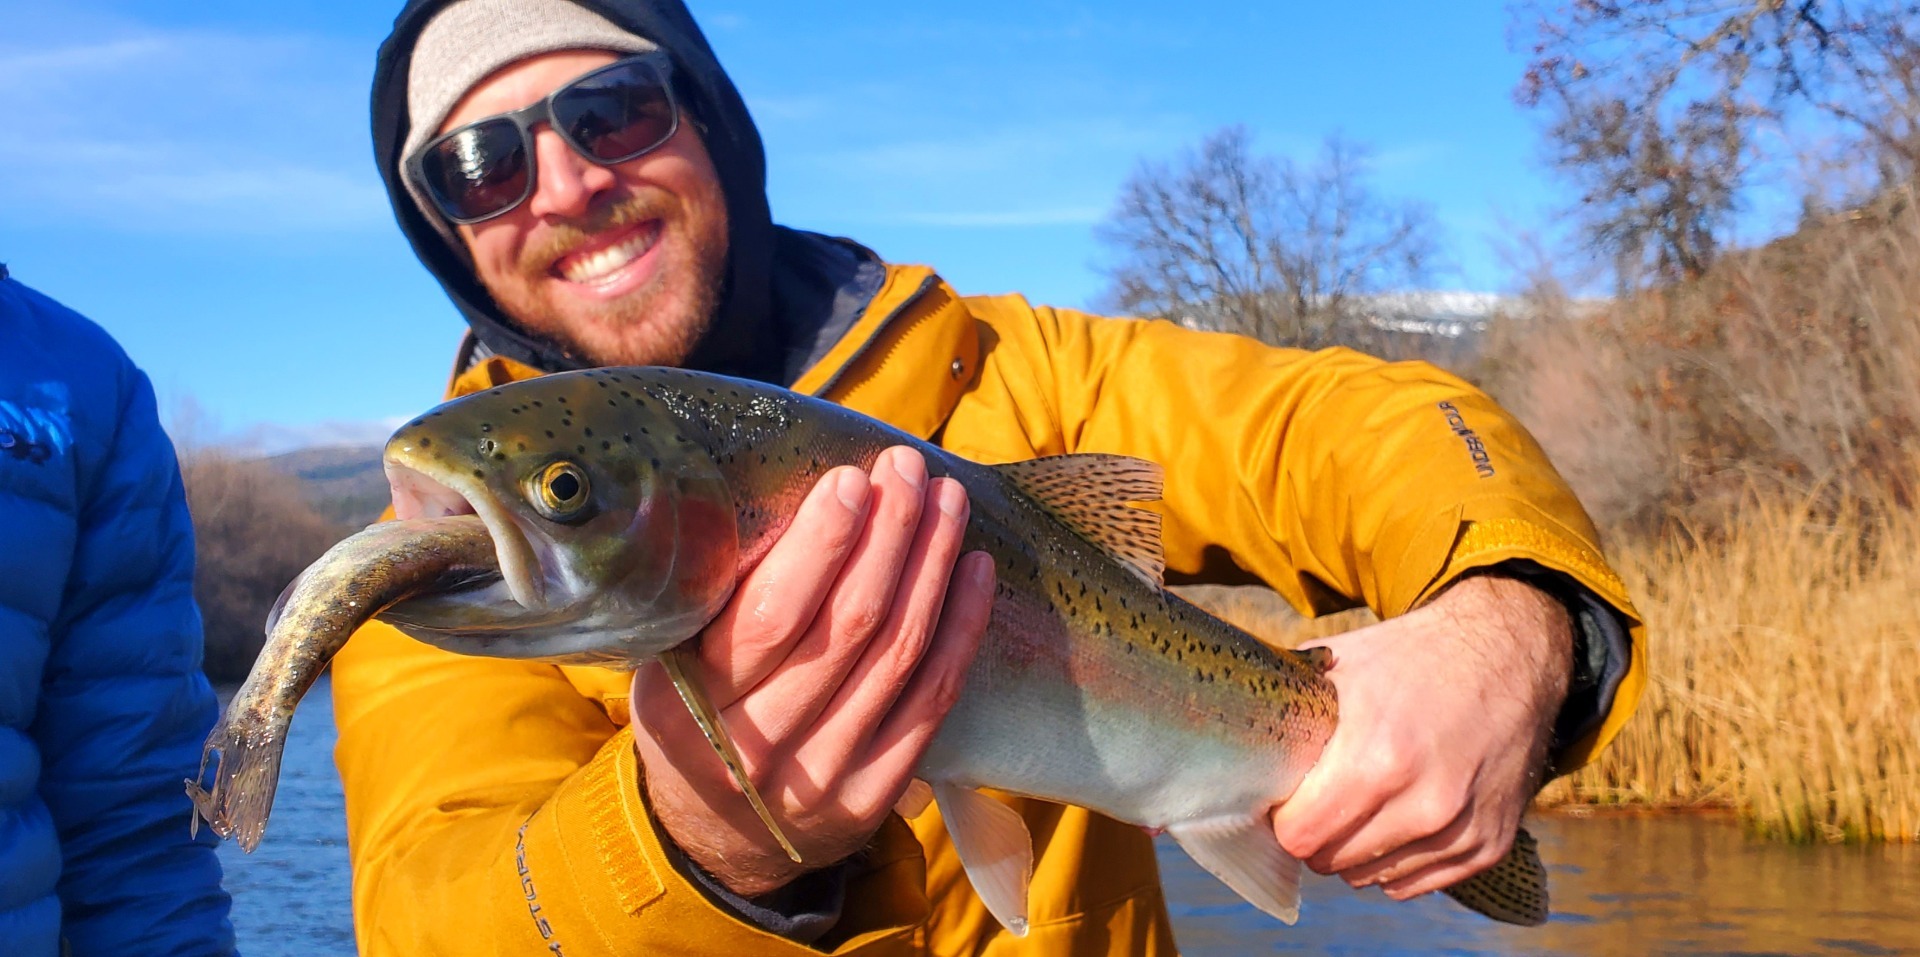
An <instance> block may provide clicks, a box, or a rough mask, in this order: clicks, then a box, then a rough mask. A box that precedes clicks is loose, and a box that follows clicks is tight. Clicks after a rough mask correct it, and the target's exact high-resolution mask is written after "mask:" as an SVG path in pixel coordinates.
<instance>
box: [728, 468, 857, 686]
mask: <svg viewBox="0 0 1920 957" xmlns="http://www.w3.org/2000/svg"><path fill="white" fill-rule="evenodd" d="M878 467H879V463H876V468H878ZM872 493H873V488H872V482H871V481H870V480H869V478H868V476H867V473H866V472H864V471H862V470H861V469H858V468H855V467H853V466H843V467H841V468H837V469H834V470H832V471H830V472H828V473H827V474H826V475H824V476H822V477H821V478H820V481H819V482H817V483H815V485H814V487H813V490H812V491H811V492H809V493H808V494H807V497H806V499H804V500H803V501H802V502H801V503H800V508H799V510H798V511H797V512H795V513H794V517H793V524H791V525H789V526H788V527H787V530H786V531H785V532H784V533H782V534H781V536H780V539H779V541H777V542H775V543H774V546H773V548H772V550H771V551H769V552H768V553H767V554H766V557H764V558H762V559H761V560H760V563H759V564H758V565H756V566H755V567H754V569H753V571H752V572H750V573H748V575H747V576H746V578H745V579H744V580H743V581H742V582H741V583H740V587H739V588H738V589H736V590H735V592H734V596H733V598H732V599H731V600H730V601H728V602H727V606H726V608H724V609H722V610H721V612H720V614H719V615H718V616H716V617H715V618H714V620H713V621H712V622H711V623H709V624H708V625H707V627H706V629H705V630H704V631H702V633H701V636H700V642H701V645H700V661H701V664H702V665H703V666H704V668H703V669H702V670H703V671H704V672H705V673H704V674H703V675H702V677H703V678H704V679H705V680H706V681H707V683H708V685H707V693H708V695H709V696H710V697H711V698H712V700H713V705H714V707H716V708H720V709H723V710H724V709H725V708H727V707H728V706H730V705H732V704H733V703H734V702H735V701H736V700H738V699H739V698H740V696H741V695H743V694H745V693H746V692H747V690H748V689H750V688H752V687H753V686H755V685H757V684H759V683H760V682H761V681H763V680H765V679H766V677H767V675H768V674H770V673H772V672H773V670H774V669H775V668H776V667H778V666H779V665H780V663H781V662H782V661H784V660H785V659H786V657H787V655H788V654H789V653H790V652H791V651H792V646H793V643H794V642H796V641H798V640H799V639H800V638H801V637H802V636H803V635H805V634H806V632H807V628H808V627H809V625H810V624H811V623H812V622H813V620H814V617H815V615H816V614H817V613H818V612H819V610H820V607H821V605H822V603H824V602H825V600H826V597H827V595H828V593H829V592H830V591H831V589H832V588H833V584H834V581H835V579H836V578H837V577H838V575H839V573H840V569H841V568H842V567H843V566H844V565H845V563H846V562H847V560H848V558H849V556H851V555H852V553H853V550H854V547H855V545H856V543H858V542H859V541H860V539H861V533H862V530H863V528H864V521H865V519H866V515H867V508H868V505H869V503H870V499H871V498H872Z"/></svg>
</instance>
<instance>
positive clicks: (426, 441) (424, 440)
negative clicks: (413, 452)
mask: <svg viewBox="0 0 1920 957" xmlns="http://www.w3.org/2000/svg"><path fill="white" fill-rule="evenodd" d="M432 444H433V440H432V439H430V438H427V437H426V436H424V435H423V436H421V437H420V447H421V448H423V449H424V448H427V447H428V446H430V445H432Z"/></svg>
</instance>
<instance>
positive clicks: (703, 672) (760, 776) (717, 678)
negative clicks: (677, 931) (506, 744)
mask: <svg viewBox="0 0 1920 957" xmlns="http://www.w3.org/2000/svg"><path fill="white" fill-rule="evenodd" d="M966 523H967V496H966V491H965V490H964V489H963V488H962V487H961V486H960V484H959V483H958V482H955V481H953V480H952V479H936V480H934V481H932V482H929V481H928V480H927V470H926V463H925V461H924V460H923V459H922V458H921V457H920V455H919V453H917V452H915V451H913V450H912V449H908V448H892V449H888V450H887V451H885V452H883V453H881V455H880V457H879V459H878V460H877V461H876V462H875V463H874V466H873V472H872V475H871V476H869V475H868V474H867V473H865V472H862V471H861V470H859V469H857V468H839V469H835V470H834V471H832V472H829V473H828V474H827V475H826V476H824V477H822V478H821V480H820V482H819V483H818V484H817V485H816V486H815V487H814V489H813V491H812V492H811V493H810V494H809V495H808V497H807V499H806V501H805V502H804V503H802V504H801V506H800V510H799V512H798V513H797V514H796V515H795V517H794V521H793V524H792V526H790V527H789V528H788V529H787V530H786V532H785V533H783V534H782V535H781V537H780V540H779V541H778V542H777V543H776V544H775V545H774V547H773V550H772V551H771V552H769V553H768V554H767V556H766V557H765V558H764V559H762V560H761V562H760V564H759V565H758V566H756V567H755V569H754V570H753V572H752V573H751V574H749V575H748V576H747V578H746V580H745V581H743V582H741V584H740V587H739V589H738V590H737V591H736V592H735V593H734V596H733V598H732V600H731V601H729V602H728V603H727V607H726V608H725V609H724V610H722V611H721V613H720V615H719V617H717V618H715V619H714V621H713V622H712V623H711V624H709V625H708V626H707V628H706V630H705V631H704V632H702V634H701V635H700V639H699V640H700V642H701V644H700V657H699V662H700V664H699V667H698V668H697V669H695V677H696V679H697V680H699V681H700V682H701V683H702V684H703V685H704V686H705V688H706V690H707V694H708V696H709V697H710V699H711V700H712V702H713V706H714V707H715V708H716V709H718V710H719V711H720V713H721V716H722V721H723V722H724V723H725V724H726V727H727V730H728V731H729V732H730V733H731V734H732V736H733V740H734V743H735V744H736V745H737V746H738V747H739V750H740V756H741V759H742V760H743V761H744V763H745V764H746V768H747V773H748V776H749V777H750V778H751V779H752V780H753V781H754V783H755V785H756V786H757V787H758V789H759V791H760V794H761V796H762V797H764V798H765V799H766V802H767V805H768V807H769V808H771V809H772V811H773V814H774V817H775V818H776V819H777V820H779V822H780V824H781V827H782V829H783V830H784V831H785V832H786V834H787V836H788V837H789V838H791V839H792V840H793V842H794V845H795V846H796V847H797V848H798V849H799V851H800V853H801V856H802V857H804V858H805V859H806V863H805V864H804V865H801V864H795V863H793V862H792V861H790V860H788V859H787V856H786V854H785V853H784V852H782V851H781V849H780V847H779V845H778V844H776V843H775V842H774V839H773V837H772V835H770V834H769V833H768V832H767V829H766V827H765V826H764V825H763V824H762V823H761V822H760V819H759V818H758V817H756V816H755V815H754V813H753V810H752V809H751V808H750V807H749V806H748V804H747V800H746V798H745V797H744V796H743V795H741V794H740V792H739V790H738V789H737V788H736V787H735V786H734V783H733V779H732V778H731V777H730V776H729V775H728V773H727V771H726V769H725V767H724V766H723V765H722V764H721V762H720V759H719V757H718V756H716V755H715V754H714V753H713V750H712V748H711V747H709V746H708V744H707V741H706V739H705V738H704V737H702V736H701V734H700V730H699V727H698V726H697V725H696V724H695V723H694V721H693V718H692V717H691V716H690V715H689V714H688V713H687V709H686V706H685V705H684V704H682V703H681V701H680V697H679V695H678V694H676V693H675V691H674V689H673V685H672V683H671V682H670V681H669V680H668V678H667V676H666V674H665V672H664V670H663V669H662V668H661V666H660V665H659V664H657V663H655V664H652V665H648V666H647V667H645V668H642V669H640V670H639V671H638V672H635V674H634V678H633V705H632V707H633V722H634V728H635V731H636V733H635V734H634V745H635V748H636V750H637V751H638V752H639V755H640V760H641V763H642V764H643V766H644V767H645V768H646V774H645V777H646V788H647V795H648V797H649V799H650V800H651V802H652V804H653V810H654V813H655V815H656V816H658V818H659V820H660V823H661V825H662V826H663V827H665V828H666V831H667V833H668V835H670V836H671V837H672V838H673V840H674V842H675V843H676V844H678V845H679V847H680V849H681V850H682V851H684V852H685V853H686V854H687V856H688V857H689V858H691V859H692V860H693V862H694V863H696V864H698V865H699V866H700V867H701V868H703V869H704V870H706V871H707V873H709V874H712V875H713V876H714V877H716V878H718V879H719V880H720V881H721V882H722V883H724V884H725V885H726V886H727V887H729V888H731V889H732V890H733V891H734V892H735V893H737V894H740V895H742V896H746V897H753V896H758V895H761V894H764V893H767V892H769V891H772V890H774V889H776V888H779V887H782V886H784V885H786V884H787V883H788V882H790V881H792V880H793V879H794V878H795V877H798V876H799V875H800V874H801V873H802V872H804V871H805V870H808V869H812V868H818V867H823V866H826V865H828V864H832V863H834V862H836V861H839V860H841V859H843V858H845V857H846V856H848V855H849V854H852V853H853V852H855V851H857V850H859V849H860V848H861V847H863V846H864V845H865V844H866V842H867V841H868V839H870V838H871V837H872V836H873V833H874V831H876V830H878V829H879V827H880V824H881V822H882V821H883V820H884V819H885V818H886V815H887V812H888V810H890V809H891V808H892V807H893V805H894V803H895V802H896V801H898V800H899V799H900V796H901V794H902V793H903V792H904V791H905V790H906V787H907V783H908V782H909V781H910V780H911V779H912V776H913V771H914V769H915V768H916V767H917V766H918V765H919V763H920V758H921V756H922V755H923V754H924V753H925V752H926V749H927V746H928V745H929V744H930V743H931V742H932V740H933V735H934V732H935V731H936V730H938V728H939V726H940V722H941V721H942V719H944V718H945V717H946V714H947V711H948V710H949V709H951V708H952V707H953V703H954V701H955V700H956V699H957V698H958V696H959V693H960V689H961V685H962V683H963V682H964V680H965V678H966V672H967V668H968V666H969V665H970V664H971V663H972V661H973V656H974V652H975V651H976V650H977V649H978V648H979V644H980V637H981V635H983V634H984V633H985V632H986V625H987V618H988V616H989V614H990V612H991V611H992V608H993V581H994V575H993V562H992V560H991V559H990V558H988V556H987V555H986V554H985V553H984V552H975V553H971V554H968V555H966V556H964V557H960V542H961V538H962V535H963V533H964V531H965V528H966ZM956 559H957V560H956Z"/></svg>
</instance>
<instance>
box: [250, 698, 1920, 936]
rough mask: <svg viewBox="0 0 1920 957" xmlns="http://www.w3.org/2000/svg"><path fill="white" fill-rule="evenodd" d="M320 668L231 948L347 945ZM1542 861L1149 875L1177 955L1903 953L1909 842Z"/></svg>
mask: <svg viewBox="0 0 1920 957" xmlns="http://www.w3.org/2000/svg"><path fill="white" fill-rule="evenodd" d="M333 737H334V732H333V700H332V694H331V689H330V688H328V686H327V684H326V682H325V681H324V680H323V681H322V683H321V684H320V685H319V686H318V687H316V688H314V690H313V693H312V694H310V695H308V696H307V699H306V701H305V702H303V703H302V704H301V706H300V712H299V715H298V716H297V717H296V718H295V719H294V723H293V731H292V734H291V737H290V739H289V741H288V744H287V754H286V759H285V763H284V764H283V765H282V768H281V777H280V790H279V794H278V796H277V798H276V800H275V802H274V809H273V821H272V824H271V826H270V827H269V829H268V831H267V835H266V838H265V840H263V841H262V842H261V844H260V848H259V850H257V851H255V852H254V853H252V854H250V855H249V854H242V853H241V852H240V849H239V847H238V846H237V845H235V844H234V843H232V842H231V841H229V842H226V843H224V844H222V845H221V848H220V856H221V860H222V863H223V864H224V865H225V866H226V875H227V877H226V880H227V889H228V890H229V891H230V892H232V894H233V923H234V930H235V931H236V933H237V934H238V935H239V940H240V946H241V951H242V953H244V954H246V955H249V957H308V955H323V954H350V953H352V952H353V922H352V916H351V912H350V908H349V905H348V895H349V883H348V882H349V875H348V868H347V847H346V826H345V822H344V821H343V819H342V817H341V799H340V780H339V777H338V776H337V775H336V774H335V772H334V768H333V759H332V751H333ZM1528 827H1529V828H1530V829H1531V830H1532V831H1533V832H1534V834H1535V836H1537V837H1538V838H1539V839H1540V850H1541V855H1542V856H1543V857H1544V858H1546V860H1547V863H1548V866H1549V869H1550V871H1551V876H1552V885H1553V906H1554V917H1553V920H1552V921H1550V922H1549V923H1548V924H1547V925H1546V926H1545V927H1541V928H1517V927H1506V926H1504V925H1500V924H1496V923H1493V922H1491V921H1488V920H1486V919H1484V918H1481V917H1479V916H1477V915H1475V914H1471V913H1469V912H1467V911H1465V910H1464V909H1462V908H1460V907H1458V906H1456V905H1454V904H1453V903H1452V902H1451V901H1449V900H1447V899H1445V898H1443V897H1440V896H1438V895H1429V896H1428V897H1426V898H1422V899H1420V900H1417V901H1412V902H1410V903H1405V904H1396V903H1394V902H1392V901H1389V900H1387V899H1386V898H1385V897H1382V896H1380V895H1379V894H1378V893H1377V892H1369V893H1366V894H1357V893H1355V892H1353V891H1351V890H1349V889H1348V888H1347V887H1346V885H1344V884H1341V883H1339V882H1338V881H1335V880H1330V879H1325V878H1315V877H1312V876H1311V875H1309V879H1308V880H1307V882H1306V886H1305V888H1304V896H1305V901H1304V902H1303V903H1302V905H1301V916H1300V922H1299V924H1297V925H1295V926H1293V927H1286V926H1284V925H1282V924H1280V923H1279V922H1278V921H1275V920H1273V919H1271V918H1269V917H1267V916H1266V915H1265V914H1262V913H1260V912H1259V911H1256V910H1254V909H1253V908H1252V907H1251V906H1250V905H1248V904H1246V903H1245V902H1243V901H1241V900H1240V898H1239V897H1237V896H1235V895H1234V893H1233V892H1232V891H1230V890H1228V889H1227V888H1226V887H1225V886H1223V885H1221V884H1220V883H1218V882H1217V881H1215V880H1214V879H1213V878H1212V877H1211V876H1209V875H1208V874H1207V873H1206V872H1204V871H1202V870H1200V868H1199V867H1198V866H1196V865H1195V864H1194V863H1193V862H1192V861H1191V860H1189V859H1188V858H1187V856H1186V855H1185V854H1183V853H1181V852H1180V850H1179V849H1178V848H1175V847H1173V846H1172V845H1170V844H1169V845H1165V846H1163V847H1162V853H1161V855H1160V859H1161V872H1162V874H1163V875H1164V877H1165V880H1166V885H1167V893H1168V897H1169V900H1170V901H1171V902H1172V903H1171V905H1170V906H1171V909H1172V911H1173V918H1174V926H1175V932H1176V934H1177V936H1178V937H1179V940H1180V945H1181V950H1182V952H1183V953H1185V954H1187V955H1189V957H1229V955H1238V954H1259V953H1308V954H1328V955H1364V954H1384V955H1401V954H1405V955H1415V954H1448V955H1569V957H1572V955H1592V957H1643V955H1676V957H1678V955H1724V957H1734V955H1739V957H1759V955H1775V954H1780V955H1788V954H1791V955H1800V954H1808V955H1813V954H1819V955H1826V954H1833V955H1855V957H1858V955H1868V957H1882V955H1894V954H1916V955H1920V847H1912V846H1906V847H1902V846H1895V847H1793V846H1784V845H1778V844H1767V843H1760V842H1752V841H1748V840H1747V839H1746V838H1745V837H1744V836H1743V835H1742V833H1741V831H1740V829H1739V828H1738V827H1737V826H1735V825H1733V824H1731V823H1729V822H1727V821H1725V820H1722V819H1716V818H1707V817H1697V816H1613V815H1599V816H1590V817H1575V816H1570V815H1547V816H1542V817H1539V818H1538V819H1536V820H1534V821H1532V822H1530V823H1529V825H1528Z"/></svg>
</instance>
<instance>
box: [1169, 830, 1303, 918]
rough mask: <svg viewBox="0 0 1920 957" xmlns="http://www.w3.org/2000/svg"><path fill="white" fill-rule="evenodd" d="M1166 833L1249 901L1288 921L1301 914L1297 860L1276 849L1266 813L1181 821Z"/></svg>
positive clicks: (1188, 853) (1277, 847) (1278, 846)
mask: <svg viewBox="0 0 1920 957" xmlns="http://www.w3.org/2000/svg"><path fill="white" fill-rule="evenodd" d="M1167 834H1168V835H1170V836H1172V838H1173V839H1174V840H1175V841H1177V842H1179V844H1180V847H1181V849H1182V850H1185V851H1186V852H1187V856H1189V857H1191V858H1193V859H1194V861H1195V862H1196V863H1198V864H1199V865H1200V866H1201V867H1204V868H1206V869H1207V871H1208V872H1209V873H1211V874H1212V875H1213V876H1215V877H1218V878H1220V881H1221V883H1224V884H1226V885H1227V886H1228V887H1231V888H1233V890H1234V893H1237V894H1239V895H1240V896H1241V897H1244V898H1246V899H1247V901H1248V903H1251V904H1252V905H1253V906H1255V907H1258V908H1260V909H1261V910H1263V911H1266V912H1267V913H1269V914H1272V915H1273V916H1275V917H1278V918H1280V919H1281V920H1283V921H1285V922H1287V923H1289V924H1291V923H1293V922H1294V921H1296V920H1299V919H1300V861H1299V860H1298V859H1297V858H1295V857H1294V856H1293V855H1291V854H1288V853H1287V852H1286V851H1284V850H1282V849H1281V848H1280V840H1279V839H1278V838H1276V837H1274V836H1273V828H1272V827H1271V826H1270V825H1269V824H1268V823H1267V819H1266V818H1265V817H1244V818H1211V819H1208V820H1204V821H1183V822H1181V823H1179V824H1175V825H1172V826H1171V827H1168V828H1167Z"/></svg>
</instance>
